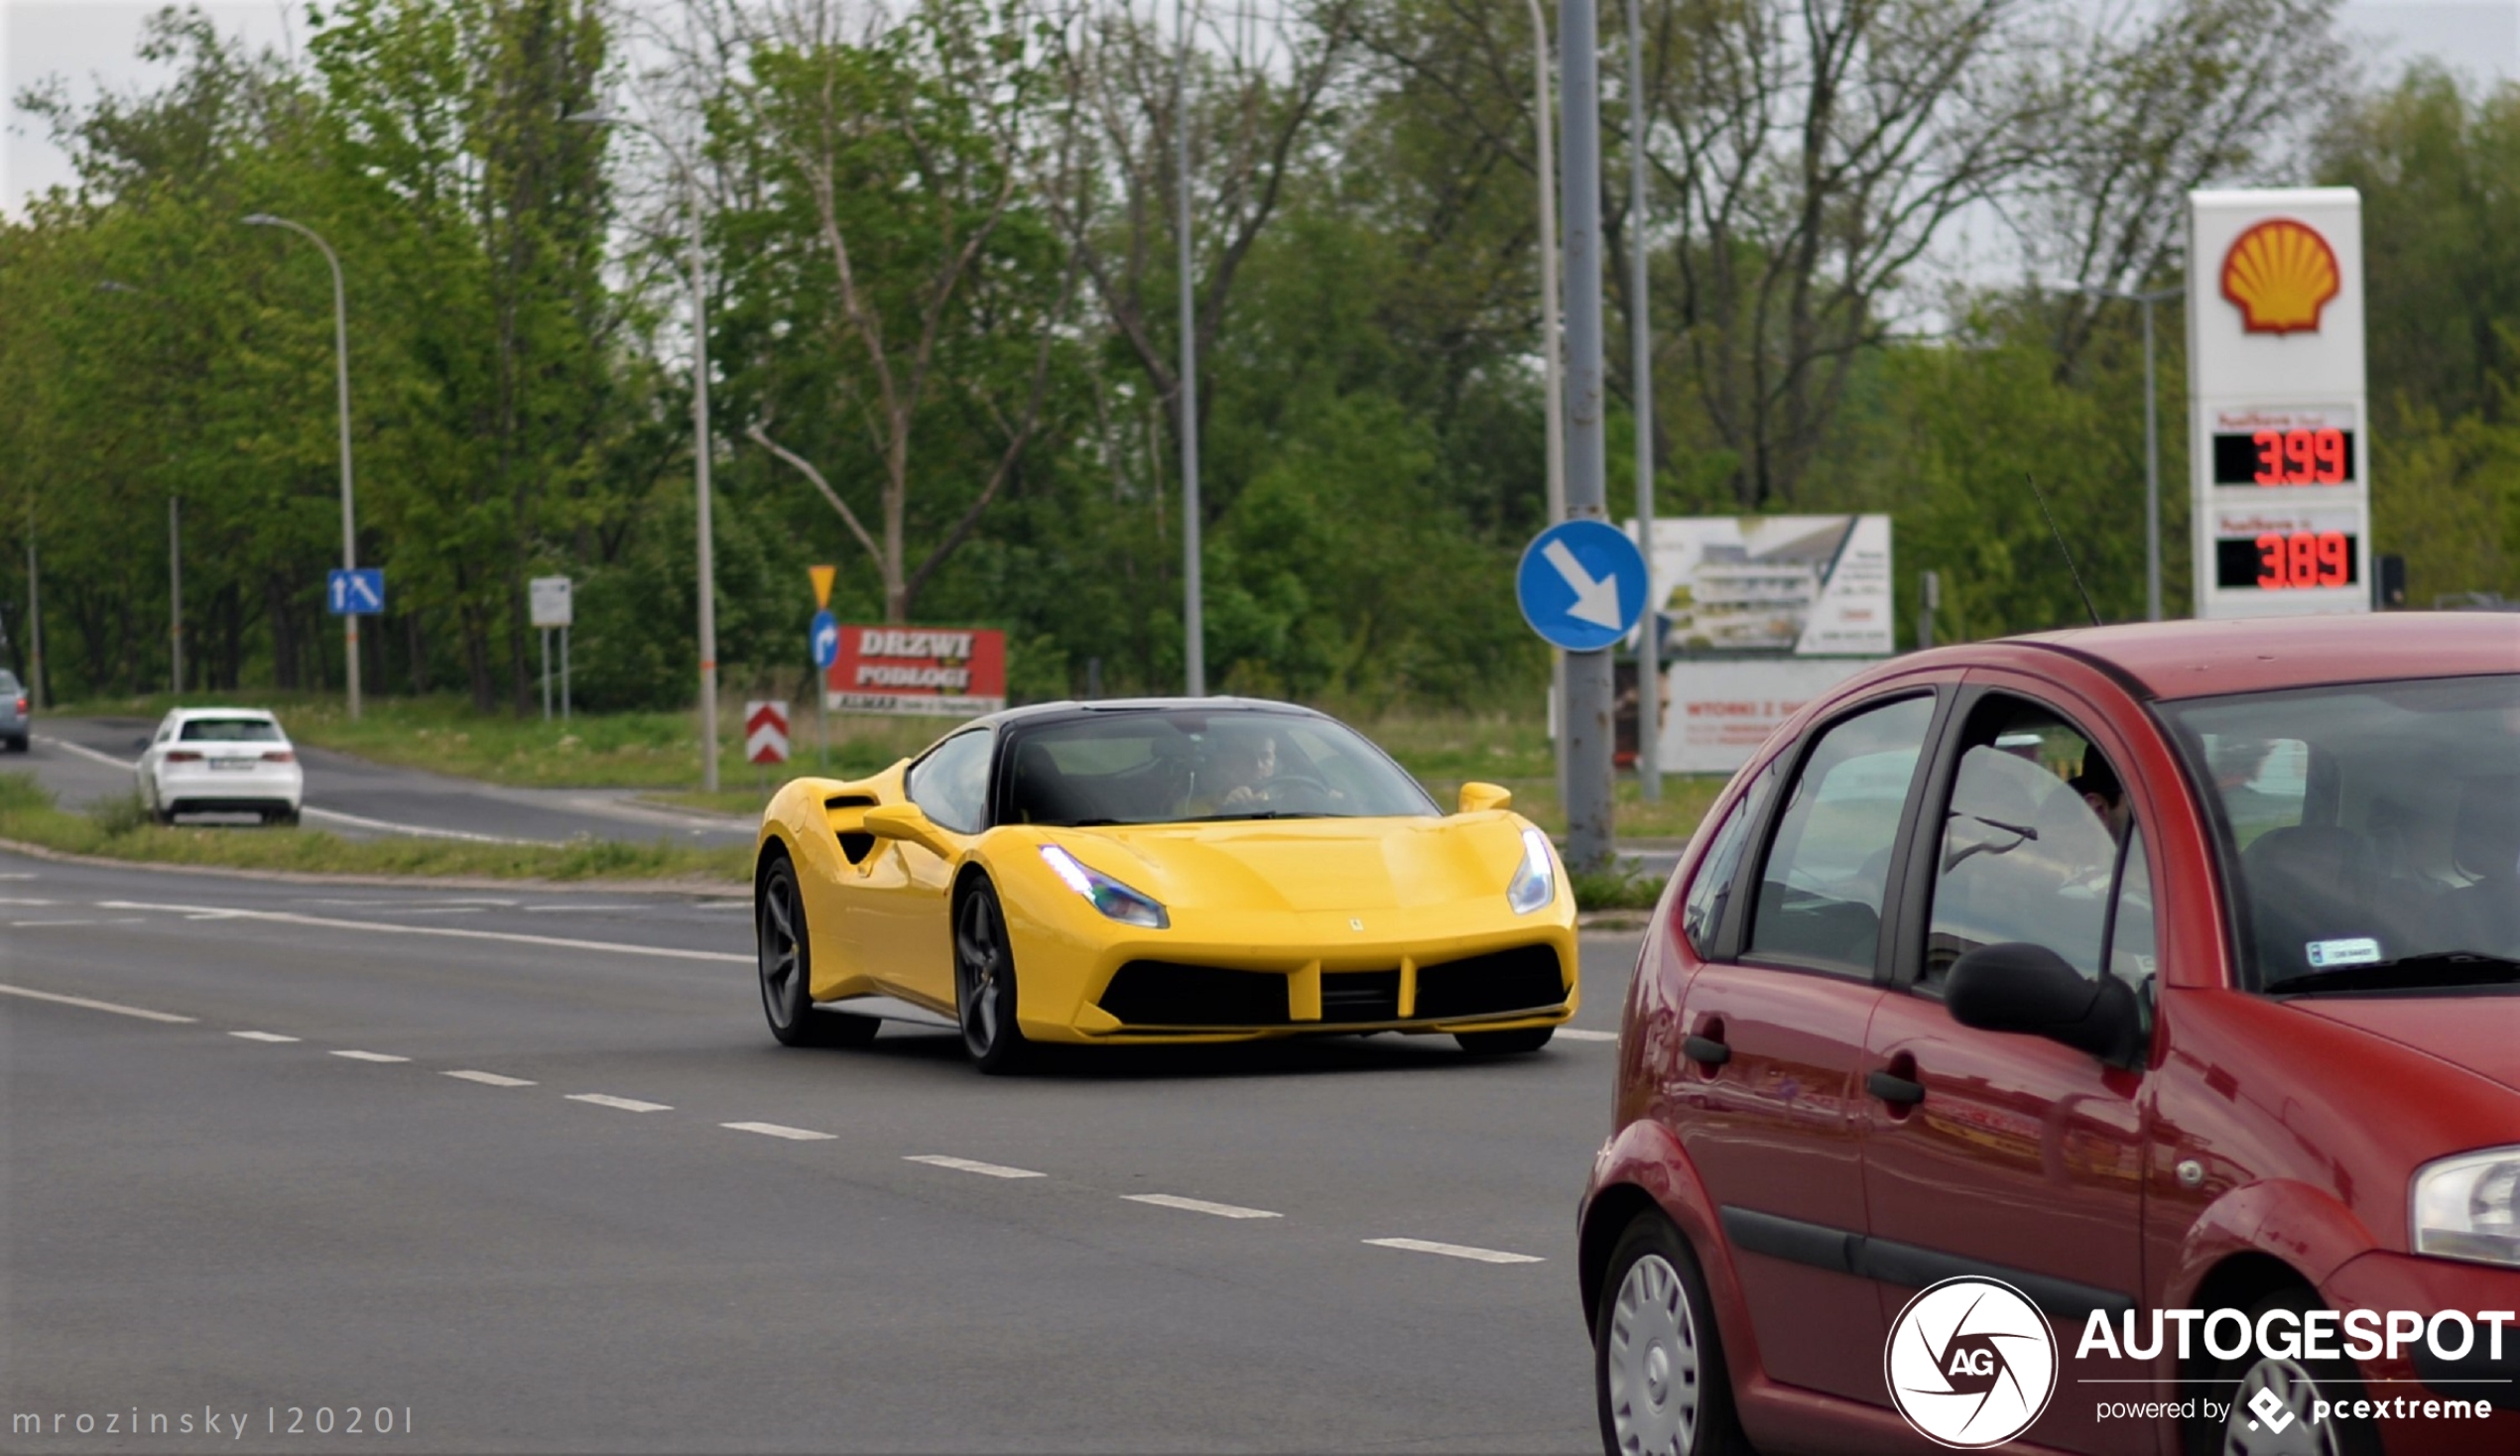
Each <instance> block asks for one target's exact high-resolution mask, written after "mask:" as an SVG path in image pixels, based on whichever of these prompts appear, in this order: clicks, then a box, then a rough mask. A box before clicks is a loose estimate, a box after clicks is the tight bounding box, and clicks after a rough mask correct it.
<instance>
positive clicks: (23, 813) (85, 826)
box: [0, 774, 752, 885]
mask: <svg viewBox="0 0 2520 1456" xmlns="http://www.w3.org/2000/svg"><path fill="white" fill-rule="evenodd" d="M0 839H14V840H18V841H21V842H23V843H27V844H36V845H41V846H43V847H44V848H46V849H56V850H61V851H63V852H64V853H67V854H84V855H95V856H98V857H100V858H104V859H117V860H130V861H133V862H136V863H141V864H164V865H207V866H216V867H218V868H222V869H234V870H294V871H300V872H304V873H310V874H332V875H405V876H428V877H446V878H455V877H464V878H480V879H495V880H527V879H531V880H707V881H720V882H724V883H727V884H731V885H741V884H743V883H745V880H746V877H747V876H748V874H749V872H750V869H751V863H752V852H751V851H750V850H749V849H748V848H746V847H744V846H741V845H733V846H727V847H723V848H717V849H694V848H692V847H690V846H687V845H679V844H670V843H665V842H662V841H660V842H658V843H655V844H626V843H621V842H618V841H613V840H594V839H588V840H578V841H574V842H572V843H568V844H554V845H545V844H473V843H468V842H464V841H459V840H446V839H372V840H347V839H342V838H340V837H338V836H337V835H332V834H326V833H323V832H321V831H320V830H308V829H280V828H208V827H166V826H161V825H158V824H155V823H152V822H150V820H149V815H148V812H147V810H146V809H145V808H144V807H143V806H142V805H141V802H140V797H139V795H138V794H136V793H135V794H129V795H125V796H123V797H120V798H113V799H106V800H104V801H102V802H100V803H97V804H94V805H91V806H90V807H89V808H88V809H87V810H86V811H85V812H82V813H72V812H69V811H68V810H66V809H63V808H61V807H60V806H59V805H57V804H56V803H55V802H54V799H53V795H52V794H51V793H50V792H49V791H47V790H46V789H45V788H44V787H43V786H42V785H40V784H38V783H37V782H36V781H35V777H34V776H33V775H31V774H0Z"/></svg>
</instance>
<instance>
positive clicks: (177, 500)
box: [96, 278, 184, 696]
mask: <svg viewBox="0 0 2520 1456" xmlns="http://www.w3.org/2000/svg"><path fill="white" fill-rule="evenodd" d="M96 292H98V293H100V294H127V295H129V296H131V297H133V298H140V299H145V298H147V297H149V292H148V290H146V289H136V288H133V287H132V286H131V285H129V284H127V283H122V282H119V281H117V280H115V279H110V278H109V279H106V280H105V281H103V282H102V283H99V284H98V285H96ZM167 654H168V656H167V690H168V691H169V692H172V693H175V694H177V695H178V696H181V695H183V692H184V498H183V497H181V496H179V495H177V494H176V493H175V492H174V490H172V489H170V490H168V492H167Z"/></svg>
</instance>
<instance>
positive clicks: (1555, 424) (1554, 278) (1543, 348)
mask: <svg viewBox="0 0 2520 1456" xmlns="http://www.w3.org/2000/svg"><path fill="white" fill-rule="evenodd" d="M1530 5H1531V89H1532V130H1533V132H1534V133H1535V134H1536V141H1537V144H1538V145H1537V152H1538V161H1539V164H1540V166H1539V176H1538V178H1537V179H1536V180H1537V182H1539V192H1540V360H1541V377H1542V380H1543V387H1544V388H1546V389H1547V390H1548V393H1549V399H1548V403H1547V406H1546V408H1545V409H1544V410H1543V412H1542V418H1543V420H1544V421H1545V422H1546V423H1547V430H1548V432H1547V435H1546V438H1547V440H1548V449H1549V461H1548V475H1547V478H1548V481H1549V495H1548V497H1547V499H1548V505H1549V519H1548V520H1547V521H1545V522H1543V523H1541V524H1542V525H1544V526H1555V525H1557V524H1558V523H1559V522H1561V521H1564V520H1566V519H1567V399H1566V392H1565V388H1564V386H1563V385H1562V384H1561V382H1560V380H1559V377H1558V376H1559V370H1560V369H1561V368H1562V367H1563V363H1562V361H1563V360H1564V358H1565V356H1566V348H1565V344H1564V342H1563V341H1562V340H1561V339H1560V338H1559V336H1558V333H1559V329H1560V328H1561V327H1562V326H1563V324H1564V319H1563V317H1562V315H1561V314H1560V312H1559V299H1558V170H1557V169H1558V165H1557V158H1556V155H1555V149H1554V148H1553V147H1552V146H1551V145H1550V134H1551V127H1550V117H1551V116H1552V114H1553V108H1552V107H1551V106H1550V103H1549V17H1548V15H1547V14H1546V13H1545V12H1543V11H1542V10H1541V8H1540V0H1530ZM1566 705H1567V655H1566V654H1565V653H1564V652H1562V651H1560V650H1559V649H1557V648H1555V647H1552V648H1551V649H1549V713H1550V716H1551V717H1552V718H1553V719H1555V720H1556V727H1557V731H1556V732H1554V733H1552V734H1551V735H1550V744H1549V747H1550V750H1551V754H1552V756H1553V758H1554V759H1555V760H1556V765H1555V767H1556V770H1557V775H1558V798H1559V801H1560V802H1562V803H1563V802H1565V801H1566V796H1567V729H1566V719H1567V706H1566Z"/></svg>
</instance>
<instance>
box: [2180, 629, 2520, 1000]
mask: <svg viewBox="0 0 2520 1456" xmlns="http://www.w3.org/2000/svg"><path fill="white" fill-rule="evenodd" d="M2163 711H2164V715H2165V716H2166V717H2167V718H2168V719H2169V720H2170V721H2171V723H2172V724H2173V726H2174V727H2175V729H2176V730H2177V733H2178V736H2179V739H2180V741H2181V746H2182V748H2183V750H2184V751H2185V753H2186V754H2187V757H2188V762H2189V767H2190V770H2191V772H2192V774H2193V776H2194V779H2195V782H2197V783H2198V784H2200V785H2204V786H2205V787H2206V789H2207V795H2206V796H2207V798H2208V799H2209V801H2210V803H2211V807H2212V809H2213V811H2214V814H2215V817H2216V819H2217V820H2218V827H2219V830H2220V839H2221V845H2222V853H2223V856H2224V864H2225V867H2226V871H2227V872H2226V874H2225V877H2224V879H2225V883H2227V884H2230V885H2233V886H2235V887H2237V888H2238V890H2239V899H2240V903H2241V913H2240V916H2239V921H2240V923H2239V927H2238V928H2239V930H2240V951H2241V960H2242V970H2243V978H2244V984H2246V985H2249V986H2252V987H2254V988H2256V989H2258V990H2261V991H2266V992H2270V993H2275V994H2302V993H2335V994H2357V995H2369V994H2388V993H2392V992H2402V993H2427V994H2433V995H2440V994H2445V993H2456V992H2462V991H2463V992H2467V993H2470V994H2479V995H2483V994H2510V993H2512V992H2514V991H2515V990H2520V676H2492V677H2451V678H2432V679H2422V680H2412V681H2402V682H2370V683H2354V684H2348V685H2341V686H2332V687H2316V688H2306V689H2297V690H2289V691H2283V692H2261V693H2249V694H2245V695H2241V696H2235V697H2224V698H2204V699H2199V700H2196V701H2191V702H2178V703H2170V704H2167V705H2165V706H2164V709H2163Z"/></svg>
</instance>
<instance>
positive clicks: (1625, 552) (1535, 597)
mask: <svg viewBox="0 0 2520 1456" xmlns="http://www.w3.org/2000/svg"><path fill="white" fill-rule="evenodd" d="M1514 595H1515V596H1516V598H1518V599H1519V600H1520V602H1521V604H1522V609H1523V620H1524V621H1526V622H1529V623H1530V624H1531V630H1532V631H1534V632H1537V633H1539V634H1540V635H1541V637H1543V638H1544V639H1546V640H1547V641H1548V642H1549V643H1550V644H1551V645H1553V646H1556V647H1561V648H1564V649H1566V650H1567V651H1568V652H1571V653H1591V652H1599V651H1600V650H1602V649H1603V648H1606V647H1608V646H1609V645H1610V644H1612V643H1614V642H1617V641H1618V640H1619V639H1620V638H1623V637H1625V636H1627V635H1628V633H1629V632H1631V631H1633V630H1634V629H1635V627H1636V622H1637V619H1638V618H1640V617H1642V616H1644V615H1645V553H1644V552H1642V551H1640V550H1638V549H1637V548H1636V543H1634V542H1632V541H1630V540H1628V539H1627V537H1626V536H1625V535H1624V534H1622V533H1621V532H1620V531H1619V530H1618V529H1617V528H1616V527H1613V526H1609V525H1607V524H1605V523H1602V522H1599V521H1562V522H1560V523H1559V524H1557V525H1555V526H1552V527H1550V528H1549V529H1548V530H1547V531H1544V532H1542V533H1540V534H1539V535H1538V536H1535V537H1533V538H1532V540H1531V545H1530V546H1525V547H1524V548H1523V564H1522V567H1521V569H1519V570H1517V571H1516V572H1515V573H1514Z"/></svg>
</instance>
